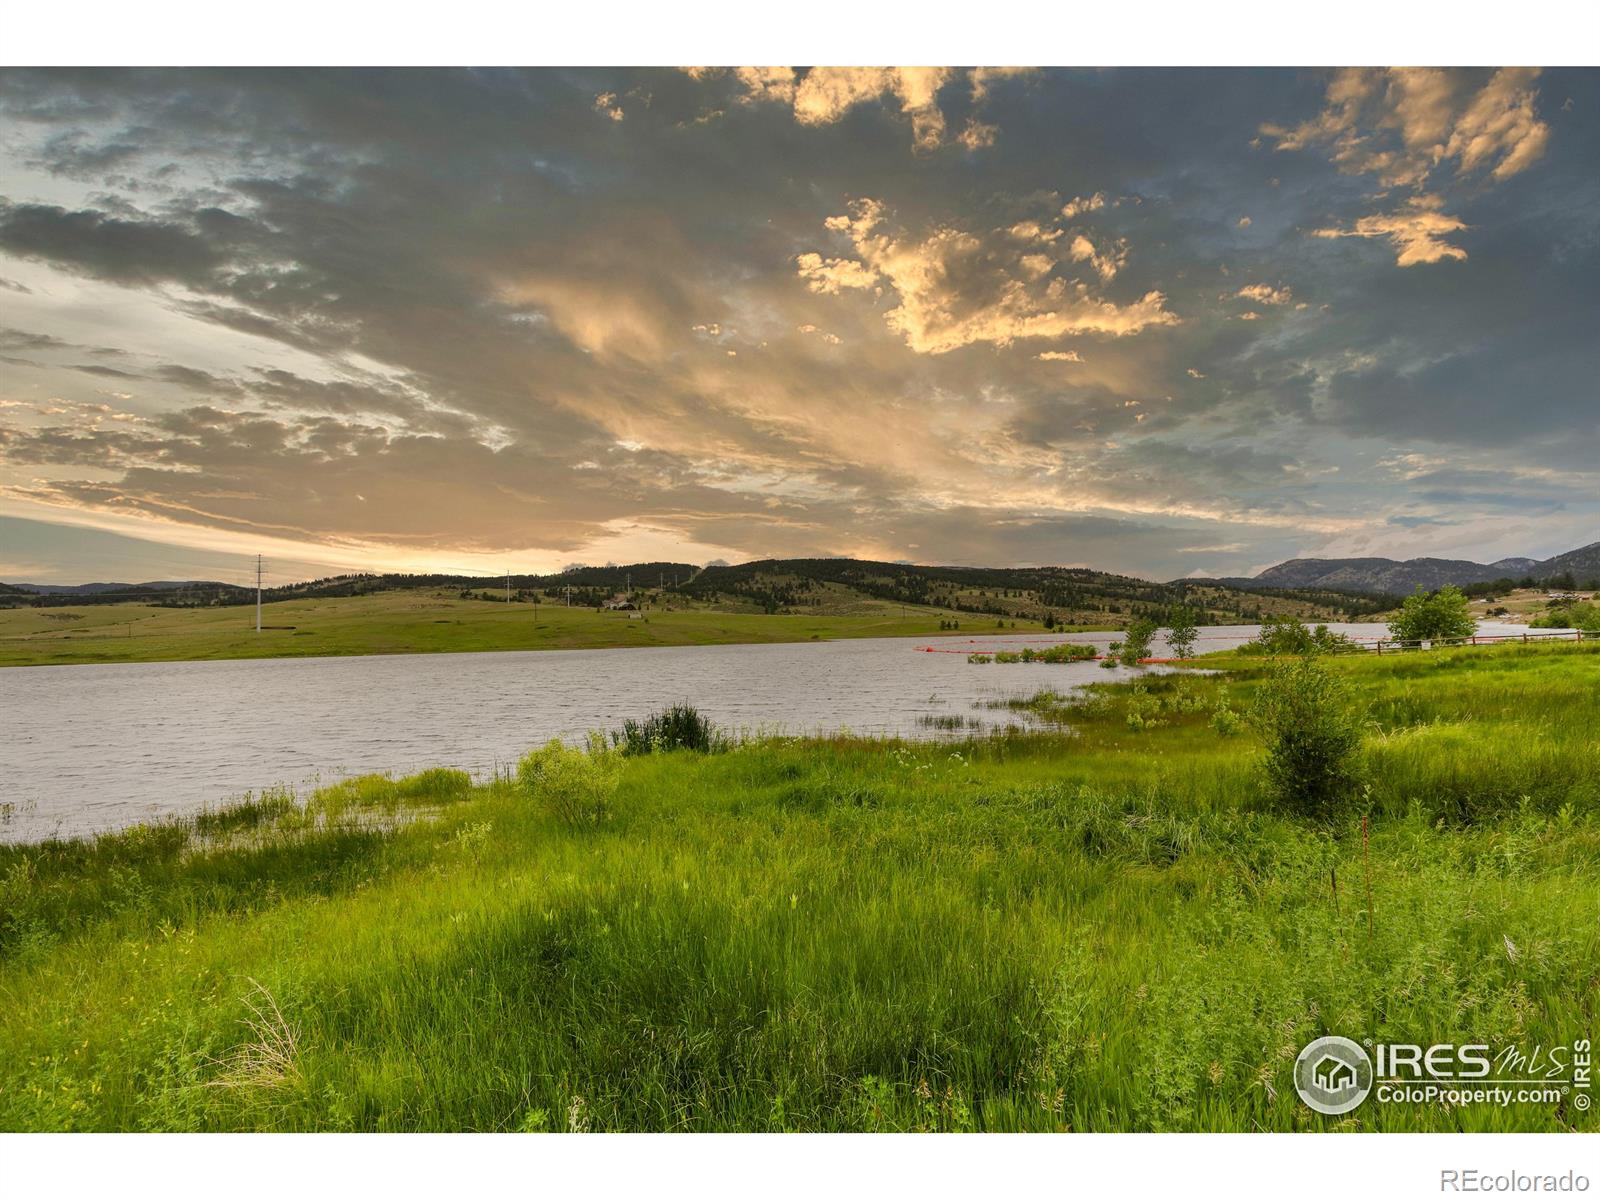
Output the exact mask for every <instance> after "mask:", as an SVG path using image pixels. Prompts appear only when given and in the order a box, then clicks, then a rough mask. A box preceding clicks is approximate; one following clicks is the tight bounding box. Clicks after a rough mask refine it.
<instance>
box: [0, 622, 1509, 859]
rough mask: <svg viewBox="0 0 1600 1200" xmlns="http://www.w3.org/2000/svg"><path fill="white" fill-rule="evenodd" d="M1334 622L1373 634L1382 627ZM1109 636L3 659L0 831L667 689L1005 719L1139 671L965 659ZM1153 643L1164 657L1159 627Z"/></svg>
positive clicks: (328, 765) (173, 798) (614, 718)
mask: <svg viewBox="0 0 1600 1200" xmlns="http://www.w3.org/2000/svg"><path fill="white" fill-rule="evenodd" d="M1330 627H1331V628H1333V629H1335V630H1338V631H1340V632H1344V633H1348V634H1349V635H1351V636H1353V637H1381V636H1384V634H1385V630H1384V628H1383V627H1382V626H1381V625H1365V624H1363V625H1340V624H1335V625H1332V626H1330ZM1521 629H1522V627H1521V626H1498V627H1497V626H1494V625H1492V623H1487V622H1486V623H1484V625H1483V626H1481V630H1482V632H1484V633H1504V632H1521ZM1256 632H1257V627H1256V626H1254V625H1238V626H1227V627H1212V628H1207V629H1203V630H1201V641H1200V642H1199V644H1198V646H1197V647H1196V648H1197V650H1199V651H1202V652H1203V651H1208V650H1221V649H1226V648H1227V647H1229V646H1234V645H1238V644H1240V643H1242V642H1245V641H1248V640H1249V639H1250V638H1252V637H1254V636H1255V634H1256ZM1117 636H1118V635H1116V634H1074V635H1066V636H1046V635H1040V634H1026V635H1021V634H1019V635H1013V636H1006V635H994V636H984V635H982V634H973V635H972V636H971V637H970V638H968V637H966V636H962V637H950V638H935V639H930V640H928V641H920V642H919V641H917V640H915V639H911V638H873V639H861V640H856V641H837V642H800V643H786V644H781V645H761V646H683V647H659V648H649V649H621V650H544V651H532V652H527V651H523V652H508V653H500V654H496V653H487V654H417V655H395V656H387V657H373V658H293V659H288V658H280V659H240V660H234V661H224V662H178V663H114V664H106V665H104V666H61V667H10V668H6V669H4V670H0V721H3V726H0V728H3V730H4V736H3V737H0V789H3V790H0V805H7V806H9V807H7V808H5V809H0V841H32V840H37V839H39V838H44V837H49V836H51V835H54V834H62V835H67V834H79V833H89V832H94V831H98V830H105V829H115V828H119V827H121V826H124V825H128V824H130V823H133V822H136V821H140V820H146V819H150V818H155V817H161V816H166V815H172V814H181V813H191V812H194V811H196V810H197V809H200V808H202V807H205V806H207V805H215V804H218V803H221V802H223V801H225V800H227V799H230V798H235V797H239V796H241V795H243V794H244V793H245V792H248V791H259V790H260V789H262V788H264V787H269V786H273V785H276V784H288V785H290V786H292V787H294V788H296V789H297V790H304V789H306V788H308V787H312V786H315V785H316V784H317V783H318V782H322V783H329V782H332V781H334V780H336V779H339V778H342V777H344V776H346V775H355V774H363V773H365V772H369V771H389V772H393V773H396V774H404V773H408V772H411V771H417V770H421V769H423V768H425V767H435V766H453V767H462V768H464V769H466V770H468V771H471V772H473V773H474V774H476V775H480V776H481V775H487V774H489V773H491V772H492V771H494V770H495V768H496V767H497V766H498V767H505V766H507V765H508V764H512V763H515V761H516V759H517V758H518V757H519V756H520V755H521V754H523V753H524V752H525V751H526V750H527V749H528V748H529V747H530V746H534V745H538V744H539V743H542V742H544V741H547V740H548V739H550V738H553V737H558V738H563V739H567V740H572V741H576V740H578V739H580V738H582V736H583V735H584V734H585V732H586V731H588V730H591V729H612V728H616V727H618V726H620V725H621V723H622V721H623V720H624V719H625V718H627V717H642V716H644V715H646V714H648V713H649V712H650V711H651V710H653V709H656V708H659V707H661V706H663V705H667V704H672V703H675V702H678V701H688V702H690V703H692V704H693V705H694V706H695V707H696V708H698V709H700V711H701V712H703V713H705V714H706V715H707V716H708V717H710V718H711V719H712V720H713V721H715V722H716V723H717V724H718V725H720V726H724V727H727V728H731V729H735V730H751V731H755V730H774V731H776V730H781V731H783V732H787V733H831V732H836V731H839V730H850V731H852V732H854V733H858V734H868V735H874V736H883V735H898V736H902V737H907V738H924V737H949V736H951V733H950V732H949V731H948V730H943V729H939V728H937V727H934V726H932V725H931V724H930V722H931V721H932V720H934V719H937V718H941V717H946V718H947V717H951V716H955V717H961V718H967V719H970V720H975V721H977V722H979V723H980V726H981V728H985V729H990V728H995V727H999V726H1003V725H1007V724H1015V723H1018V722H1019V721H1021V720H1024V718H1020V717H1018V716H1016V715H1015V714H1012V713H1010V712H1008V711H1006V710H1004V709H1001V710H994V709H990V708H988V707H986V704H987V702H988V701H992V700H1003V699H1005V698H1008V697H1012V696H1027V695H1032V694H1033V693H1034V692H1036V691H1039V690H1040V689H1043V688H1047V687H1048V688H1054V689H1055V690H1057V691H1066V690H1068V689H1070V688H1073V687H1077V686H1081V685H1083V684H1085V683H1091V682H1095V681H1098V680H1107V679H1117V678H1121V677H1124V676H1126V675H1128V674H1130V673H1131V672H1129V671H1126V670H1124V669H1122V668H1118V669H1117V670H1115V671H1108V670H1104V669H1103V668H1101V667H1100V666H1099V665H1098V664H1096V663H1092V662H1090V663H1074V664H1059V665H1057V664H1041V663H1025V664H999V663H994V664H990V665H987V666H978V665H973V664H969V663H968V662H967V661H966V654H967V653H968V652H970V651H974V650H979V651H993V650H995V649H1008V648H1009V649H1021V648H1022V647H1023V646H1030V645H1031V646H1034V647H1042V646H1045V645H1050V644H1052V643H1055V642H1060V641H1077V642H1087V643H1091V644H1093V645H1096V646H1098V647H1101V648H1102V651H1103V648H1104V647H1105V644H1106V643H1107V642H1108V641H1111V640H1112V639H1113V638H1115V637H1117ZM924 646H931V647H934V648H935V651H934V652H928V651H925V650H924V649H922V647H924ZM951 651H954V653H951ZM1153 653H1155V654H1156V655H1158V656H1160V655H1163V654H1164V653H1166V648H1165V646H1164V645H1163V644H1162V642H1161V641H1160V639H1157V641H1156V643H1155V645H1154V647H1153ZM1155 669H1159V668H1155ZM972 731H973V730H972V729H971V728H969V729H967V730H964V731H962V732H963V733H965V732H972Z"/></svg>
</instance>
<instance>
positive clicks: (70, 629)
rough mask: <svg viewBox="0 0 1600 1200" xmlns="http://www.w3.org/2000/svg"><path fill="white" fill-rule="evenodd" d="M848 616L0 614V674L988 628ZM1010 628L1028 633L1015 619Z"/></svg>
mask: <svg viewBox="0 0 1600 1200" xmlns="http://www.w3.org/2000/svg"><path fill="white" fill-rule="evenodd" d="M855 607H856V611H852V612H848V613H824V614H819V615H815V616H811V615H794V616H789V615H778V616H767V615H763V614H760V613H740V612H719V611H716V610H714V609H709V608H696V609H682V610H676V611H671V612H665V611H660V610H651V611H649V612H646V613H644V614H642V616H641V617H638V618H635V619H630V618H629V615H628V614H627V613H625V612H596V611H595V610H594V609H591V608H565V607H563V606H561V605H553V604H541V605H539V606H538V608H537V610H536V609H535V608H534V606H533V605H531V604H503V603H498V602H494V601H488V600H462V599H459V598H458V596H457V593H455V592H451V591H423V590H412V591H395V592H379V593H375V594H372V595H368V596H353V597H339V598H330V599H322V598H319V599H314V600H285V601H281V602H278V603H275V604H269V605H267V606H266V607H265V609H264V610H263V615H262V623H263V625H264V626H274V627H276V628H270V629H268V628H264V629H263V630H262V632H261V633H259V634H258V633H256V632H255V609H254V608H190V609H184V608H156V607H152V606H150V605H143V604H115V605H83V606H64V607H59V608H14V609H3V610H0V667H24V666H48V665H52V664H65V663H102V662H164V661H180V660H187V659H205V658H281V657H296V656H324V655H343V654H431V653H446V652H460V651H476V650H592V649H600V648H603V647H613V646H700V645H722V644H729V643H735V642H804V641H811V640H829V639H833V638H856V637H927V636H937V635H938V633H939V632H940V629H939V622H940V621H942V620H951V619H959V620H960V622H961V626H962V629H961V631H962V632H964V633H970V632H973V631H980V632H982V631H990V632H992V631H993V630H994V628H995V619H994V618H992V617H981V616H975V615H973V614H968V613H953V612H948V611H943V610H939V609H933V608H920V607H918V606H916V605H907V606H905V607H904V608H902V607H901V606H900V605H898V604H888V603H884V602H879V601H872V602H867V603H864V604H860V605H857V606H855ZM1015 624H1016V627H1017V628H1018V629H1019V630H1020V629H1034V630H1037V629H1039V628H1040V626H1039V624H1038V623H1037V622H1034V621H1027V620H1017V621H1016V622H1015Z"/></svg>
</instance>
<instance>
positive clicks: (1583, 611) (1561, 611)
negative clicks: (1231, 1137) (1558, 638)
mask: <svg viewBox="0 0 1600 1200" xmlns="http://www.w3.org/2000/svg"><path fill="white" fill-rule="evenodd" d="M1528 626H1529V628H1532V629H1581V630H1583V631H1584V632H1585V633H1600V604H1592V603H1590V602H1589V601H1587V600H1580V601H1578V602H1577V603H1575V604H1571V605H1568V606H1567V607H1565V608H1552V609H1551V610H1550V611H1549V612H1547V613H1545V614H1544V615H1543V616H1540V617H1535V618H1534V619H1533V620H1531V621H1529V622H1528Z"/></svg>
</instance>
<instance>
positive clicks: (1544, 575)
mask: <svg viewBox="0 0 1600 1200" xmlns="http://www.w3.org/2000/svg"><path fill="white" fill-rule="evenodd" d="M1502 579H1504V580H1508V581H1517V580H1520V581H1527V582H1529V583H1533V582H1540V583H1543V582H1546V581H1548V582H1552V583H1558V584H1563V585H1565V586H1568V587H1589V586H1594V584H1595V582H1596V581H1597V580H1600V542H1595V543H1593V544H1592V545H1588V546H1584V547H1582V548H1580V549H1577V550H1569V551H1567V552H1566V553H1565V554H1558V555H1556V556H1555V557H1553V558H1547V559H1542V560H1541V559H1533V558H1502V559H1497V560H1496V561H1495V562H1492V563H1477V562H1471V561H1469V560H1467V559H1459V558H1409V559H1406V560H1405V561H1403V562H1401V561H1398V560H1396V559H1392V558H1291V559H1289V560H1288V561H1287V562H1281V563H1279V564H1278V565H1277V566H1275V567H1268V568H1267V569H1266V570H1265V571H1262V572H1261V573H1260V574H1258V575H1257V576H1255V578H1254V579H1252V580H1248V581H1245V580H1236V579H1235V580H1219V581H1217V582H1224V583H1228V584H1232V585H1246V584H1253V585H1256V586H1267V587H1279V588H1332V589H1337V590H1341V591H1352V592H1365V593H1374V594H1388V595H1405V594H1407V593H1409V592H1412V591H1415V590H1416V589H1417V588H1419V587H1425V588H1427V589H1429V590H1430V591H1432V590H1435V589H1437V588H1441V587H1444V586H1445V585H1446V584H1451V583H1453V584H1456V585H1458V586H1464V585H1466V584H1469V583H1492V582H1495V581H1497V580H1502Z"/></svg>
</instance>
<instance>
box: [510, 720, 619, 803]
mask: <svg viewBox="0 0 1600 1200" xmlns="http://www.w3.org/2000/svg"><path fill="white" fill-rule="evenodd" d="M621 765H622V764H621V763H620V762H619V761H618V759H617V756H616V755H615V754H614V753H612V752H611V751H609V750H607V749H606V746H605V743H604V739H603V738H601V737H600V736H599V735H598V734H596V735H593V736H591V737H590V739H589V748H588V751H587V752H585V751H583V750H577V749H574V748H572V747H570V746H564V745H562V744H561V742H560V741H558V740H557V739H555V738H552V739H551V740H550V741H548V742H546V743H545V744H544V745H543V746H541V747H540V748H539V749H537V750H532V751H529V752H528V753H527V754H526V755H524V756H523V758H522V761H521V762H519V763H518V764H517V782H518V783H520V784H521V785H522V787H523V788H524V789H526V791H527V792H528V793H529V795H531V796H532V797H533V798H534V799H535V800H537V801H539V802H540V803H542V804H543V805H544V806H545V807H546V808H547V809H548V810H549V811H550V813H551V815H552V816H554V817H555V818H556V819H557V820H559V821H561V822H562V823H563V824H565V825H598V824H600V823H601V822H602V821H604V820H605V819H606V818H607V817H608V816H610V815H611V811H612V806H613V802H614V800H615V797H616V794H617V782H618V779H619V777H620V775H621Z"/></svg>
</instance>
